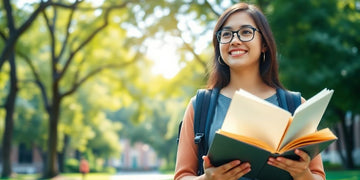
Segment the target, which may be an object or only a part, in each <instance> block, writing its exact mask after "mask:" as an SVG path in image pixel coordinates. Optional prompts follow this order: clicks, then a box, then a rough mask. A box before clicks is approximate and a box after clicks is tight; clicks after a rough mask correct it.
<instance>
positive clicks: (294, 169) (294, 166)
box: [268, 149, 311, 179]
mask: <svg viewBox="0 0 360 180" xmlns="http://www.w3.org/2000/svg"><path fill="white" fill-rule="evenodd" d="M295 154H297V155H298V156H299V157H300V159H299V160H292V159H288V158H285V157H276V158H274V157H270V158H269V159H268V164H269V165H272V166H275V167H277V168H280V169H283V170H285V171H287V172H289V173H290V175H291V176H292V177H293V178H294V179H295V178H297V177H302V176H307V175H311V172H310V169H309V164H310V161H311V158H310V156H309V155H308V154H307V153H305V152H304V151H301V150H299V149H296V150H295Z"/></svg>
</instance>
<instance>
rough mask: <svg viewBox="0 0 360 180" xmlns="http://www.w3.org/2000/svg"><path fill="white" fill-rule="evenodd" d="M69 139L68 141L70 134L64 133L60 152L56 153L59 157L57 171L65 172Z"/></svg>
mask: <svg viewBox="0 0 360 180" xmlns="http://www.w3.org/2000/svg"><path fill="white" fill-rule="evenodd" d="M69 141H70V136H69V135H67V134H65V136H64V146H63V148H62V150H61V152H60V153H59V154H58V158H59V171H60V172H61V173H64V172H65V163H66V153H67V151H66V150H67V149H68V146H69Z"/></svg>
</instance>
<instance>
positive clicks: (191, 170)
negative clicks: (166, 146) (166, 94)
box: [174, 101, 198, 180]
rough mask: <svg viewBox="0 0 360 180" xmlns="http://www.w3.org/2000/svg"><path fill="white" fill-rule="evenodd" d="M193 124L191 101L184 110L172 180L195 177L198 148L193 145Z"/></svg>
mask: <svg viewBox="0 0 360 180" xmlns="http://www.w3.org/2000/svg"><path fill="white" fill-rule="evenodd" d="M193 122H194V107H193V105H192V101H190V103H189V104H188V106H187V108H186V111H185V115H184V118H183V124H182V126H181V133H180V137H179V144H178V149H177V156H176V167H175V175H174V180H179V179H180V178H182V177H184V176H196V172H197V169H198V159H197V152H198V147H197V146H196V144H195V143H194V123H193Z"/></svg>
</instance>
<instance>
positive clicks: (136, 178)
mask: <svg viewBox="0 0 360 180" xmlns="http://www.w3.org/2000/svg"><path fill="white" fill-rule="evenodd" d="M37 177H38V176H37V175H18V176H17V177H16V178H15V179H16V180H36V179H37ZM15 179H7V180H15ZM142 179H146V180H172V179H173V175H172V174H164V173H159V172H137V173H125V172H124V173H118V174H115V175H114V174H102V173H90V174H87V175H86V179H85V180H142ZM326 179H327V180H360V170H357V171H328V172H326ZM51 180H82V176H81V174H79V173H73V174H61V175H59V176H58V177H56V178H52V179H51Z"/></svg>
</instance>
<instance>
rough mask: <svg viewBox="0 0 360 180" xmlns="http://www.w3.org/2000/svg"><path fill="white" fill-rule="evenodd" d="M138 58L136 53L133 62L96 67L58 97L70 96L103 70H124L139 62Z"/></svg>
mask: <svg viewBox="0 0 360 180" xmlns="http://www.w3.org/2000/svg"><path fill="white" fill-rule="evenodd" d="M139 57H140V53H136V55H135V56H134V58H133V60H131V61H128V62H124V63H121V64H107V65H104V66H101V67H98V68H96V69H94V70H93V71H91V72H89V74H87V75H86V76H85V77H84V78H82V79H81V80H79V81H78V82H76V83H74V84H73V86H72V88H71V89H70V90H69V91H67V92H65V93H63V94H61V95H60V97H61V98H63V97H65V96H68V95H71V94H72V93H74V92H75V91H76V90H77V89H78V88H79V87H80V86H81V85H82V84H84V83H85V82H86V81H88V80H89V79H90V78H91V77H93V76H95V75H97V74H98V73H100V72H102V71H103V70H106V69H121V68H124V67H126V66H129V65H132V64H134V63H135V62H137V61H138V60H139Z"/></svg>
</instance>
